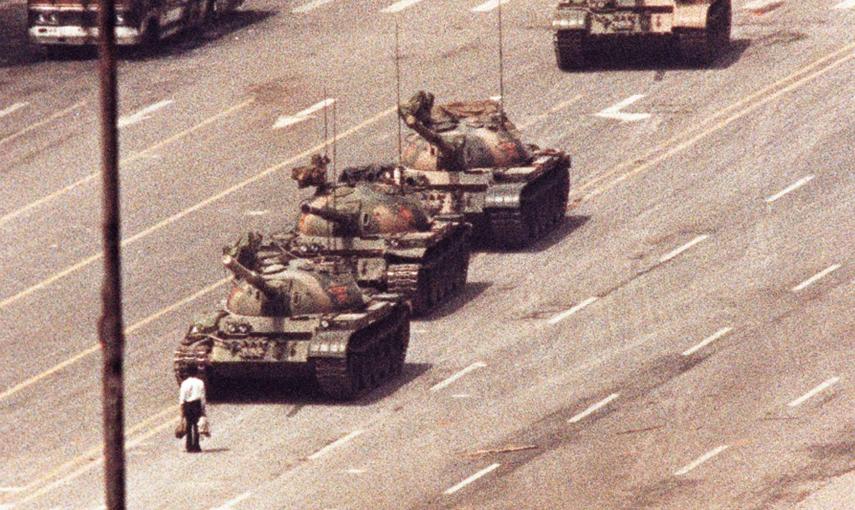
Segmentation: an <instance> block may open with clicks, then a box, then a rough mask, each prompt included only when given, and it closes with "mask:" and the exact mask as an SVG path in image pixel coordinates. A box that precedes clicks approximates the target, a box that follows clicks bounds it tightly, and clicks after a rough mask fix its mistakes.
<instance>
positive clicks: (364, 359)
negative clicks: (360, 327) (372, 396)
mask: <svg viewBox="0 0 855 510" xmlns="http://www.w3.org/2000/svg"><path fill="white" fill-rule="evenodd" d="M355 336H357V337H358V338H356V339H354V340H353V341H352V342H351V343H352V344H359V343H360V341H362V342H361V343H363V344H364V345H363V346H362V348H361V349H358V350H357V349H348V353H347V358H344V359H342V358H316V359H314V360H313V362H314V368H315V379H316V380H317V382H318V386H320V388H321V391H323V392H324V394H326V395H327V396H329V397H331V398H333V399H336V400H352V399H354V398H357V397H358V396H360V395H362V394H364V393H367V392H369V391H371V390H372V389H374V388H376V387H378V386H380V385H382V384H383V383H385V382H386V381H387V380H389V379H391V378H392V377H395V376H397V375H400V374H401V372H402V371H403V367H404V359H405V358H406V356H407V347H408V345H409V339H410V323H409V320H408V313H407V312H406V310H405V307H401V312H400V313H398V314H396V315H395V317H394V318H390V319H387V320H385V321H383V323H381V324H378V325H374V326H372V327H370V328H368V329H366V330H365V331H361V332H359V333H357V334H356V335H355Z"/></svg>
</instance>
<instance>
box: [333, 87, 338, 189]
mask: <svg viewBox="0 0 855 510" xmlns="http://www.w3.org/2000/svg"><path fill="white" fill-rule="evenodd" d="M335 106H336V102H335V101H334V102H333V104H332V133H333V134H332V171H333V182H335V181H336V180H338V175H337V174H336V170H337V166H336V165H337V164H338V158H337V157H336V142H337V141H338V119H337V117H336V109H335ZM334 196H335V195H333V197H334Z"/></svg>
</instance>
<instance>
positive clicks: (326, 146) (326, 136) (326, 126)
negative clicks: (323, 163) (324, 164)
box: [324, 87, 330, 157]
mask: <svg viewBox="0 0 855 510" xmlns="http://www.w3.org/2000/svg"><path fill="white" fill-rule="evenodd" d="M328 97H329V96H328V95H327V88H326V87H324V157H329V155H330V154H329V152H330V151H329V146H330V135H329V121H328V120H327V108H329V104H328V103H329V101H327V98H328Z"/></svg>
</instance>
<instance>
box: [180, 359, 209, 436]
mask: <svg viewBox="0 0 855 510" xmlns="http://www.w3.org/2000/svg"><path fill="white" fill-rule="evenodd" d="M198 373H199V370H198V368H197V367H196V365H190V366H189V367H188V368H187V378H186V379H184V381H183V382H182V383H181V388H180V389H179V390H178V404H179V405H180V406H181V414H182V416H184V419H185V420H187V435H186V436H185V443H184V444H185V448H186V450H187V451H188V452H201V451H202V448H201V447H200V446H199V418H201V417H202V416H204V415H205V383H204V382H203V381H202V379H199V377H198Z"/></svg>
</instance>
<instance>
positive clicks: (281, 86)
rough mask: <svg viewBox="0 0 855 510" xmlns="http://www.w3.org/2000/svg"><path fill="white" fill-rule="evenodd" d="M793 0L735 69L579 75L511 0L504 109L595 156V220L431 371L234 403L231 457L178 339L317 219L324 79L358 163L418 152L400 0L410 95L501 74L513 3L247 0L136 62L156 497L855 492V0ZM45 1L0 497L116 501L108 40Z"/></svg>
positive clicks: (738, 56) (25, 102) (9, 157)
mask: <svg viewBox="0 0 855 510" xmlns="http://www.w3.org/2000/svg"><path fill="white" fill-rule="evenodd" d="M756 3H757V2H752V4H756ZM765 3H766V4H776V5H774V6H773V7H775V8H771V7H766V8H762V9H759V10H757V11H754V10H751V9H749V8H748V7H750V5H746V3H745V2H743V0H737V1H736V3H735V5H734V32H733V35H734V44H733V48H732V49H731V51H730V52H729V53H728V54H727V55H725V56H724V57H723V58H721V59H720V60H719V61H718V62H717V64H716V65H715V66H713V67H712V68H710V69H703V70H698V69H692V68H688V67H685V66H682V65H680V64H678V63H675V62H676V60H675V59H674V56H673V55H668V54H664V55H663V54H661V53H663V51H664V50H662V49H661V48H660V49H656V48H653V49H648V50H647V51H642V52H639V53H628V54H624V55H621V56H620V57H619V58H612V57H609V56H603V57H602V58H601V59H600V61H601V62H602V63H601V64H598V65H596V66H594V67H593V68H591V69H588V70H585V71H582V72H574V73H563V72H560V71H559V70H558V69H557V68H556V66H555V61H554V56H553V53H552V47H551V37H552V36H551V32H550V24H549V16H550V10H551V2H550V1H548V0H531V1H523V0H510V1H508V2H506V3H505V4H504V6H503V18H504V27H505V45H504V46H505V47H504V50H505V56H506V60H505V71H506V75H505V102H506V108H507V111H508V114H509V116H510V117H511V118H512V119H513V120H515V122H516V123H517V124H518V125H519V126H521V128H522V131H523V132H524V134H525V136H526V138H527V139H529V140H531V141H532V142H534V143H537V144H539V145H541V146H544V147H558V148H561V149H563V150H566V151H568V152H570V153H571V154H572V155H573V158H574V161H573V163H574V168H573V170H572V172H573V174H572V175H573V189H572V190H571V196H570V199H571V203H572V208H571V209H570V210H569V211H568V216H567V218H566V220H565V222H564V224H563V225H562V226H561V227H560V228H559V229H558V230H557V231H555V232H554V233H553V234H551V235H550V236H549V237H548V238H547V239H545V240H543V241H542V242H540V243H538V244H536V245H535V246H533V247H532V248H530V249H527V250H525V251H522V252H518V253H502V252H494V251H489V250H488V251H482V252H479V253H478V254H477V255H476V256H475V257H474V258H473V260H472V266H471V269H470V273H469V274H470V278H469V280H470V281H469V283H468V285H467V287H466V290H465V292H464V293H463V295H462V296H460V297H459V298H456V299H454V300H453V301H451V302H449V303H447V304H446V305H444V306H442V307H440V308H439V309H438V310H437V311H436V312H435V313H433V315H431V316H429V317H427V318H425V319H424V320H419V321H416V322H414V324H413V338H412V341H411V344H410V351H409V356H408V359H407V365H406V368H405V370H404V376H403V377H402V378H401V379H400V380H398V381H396V382H395V383H390V384H388V385H386V386H384V387H382V388H380V389H378V390H377V391H375V392H373V393H371V394H369V395H368V396H366V397H365V398H363V399H361V400H359V401H357V402H354V403H352V404H347V405H342V404H338V403H335V402H330V401H327V400H325V399H323V398H322V397H321V396H319V395H318V394H317V393H316V392H315V391H314V390H312V389H311V388H304V387H302V386H299V385H289V386H286V387H283V388H272V387H263V388H256V389H255V390H254V391H253V392H250V393H249V394H246V395H235V396H233V398H230V399H227V400H226V401H222V402H216V403H213V404H212V405H211V407H210V415H211V419H212V422H213V437H212V438H211V439H209V440H207V441H205V442H204V443H203V448H204V449H205V450H206V452H205V453H204V454H201V455H187V454H185V453H183V452H182V451H181V446H180V445H179V444H178V442H177V441H175V440H174V439H173V438H172V437H171V433H172V427H173V425H174V423H175V419H176V416H177V409H176V407H175V394H176V387H175V381H174V379H173V375H172V372H171V357H172V351H173V349H174V346H175V345H176V343H177V342H178V340H179V339H180V337H181V336H182V335H183V333H184V331H185V329H186V327H187V325H188V323H189V322H190V320H191V318H192V317H193V316H194V315H196V314H198V313H200V312H204V311H206V310H208V309H210V308H211V307H212V306H214V305H215V304H216V303H217V301H218V300H220V299H221V298H222V297H224V295H225V292H226V290H225V289H226V287H225V281H224V277H225V274H224V272H223V269H222V266H221V265H220V263H219V253H220V249H221V247H222V246H223V245H224V244H226V243H228V242H230V241H232V240H234V239H235V238H237V237H238V236H239V235H240V234H241V233H243V232H245V231H247V230H253V229H254V230H261V231H270V230H274V229H280V228H284V227H285V226H287V225H288V224H289V223H290V222H291V221H292V220H293V218H294V216H295V214H296V205H297V203H298V201H299V199H300V198H301V197H302V196H303V195H304V193H303V192H301V191H298V190H297V189H296V187H295V185H294V183H293V182H292V181H291V180H290V179H289V178H288V172H287V169H288V168H289V167H290V166H292V165H296V164H304V163H306V162H307V161H308V157H309V155H310V154H312V153H313V152H317V151H318V150H320V149H321V148H322V145H323V115H322V113H321V112H320V110H317V109H314V110H315V111H314V112H311V110H312V109H313V108H312V107H313V106H314V105H317V104H318V103H320V102H322V101H324V100H325V99H327V98H333V99H335V101H336V111H337V118H336V125H337V131H338V133H339V140H338V142H337V144H336V151H337V157H338V163H337V165H338V167H339V168H341V167H343V166H349V165H355V164H364V163H368V162H372V161H378V160H380V161H387V160H393V159H394V158H395V154H396V133H397V127H396V119H395V116H394V115H393V110H392V107H393V105H394V103H395V97H396V93H395V64H394V59H393V54H394V17H395V16H397V17H398V18H399V19H400V22H401V74H402V76H401V77H402V80H401V82H402V83H401V86H402V91H403V93H404V95H405V96H409V94H411V93H412V92H415V91H416V90H419V89H427V90H430V91H433V92H434V93H436V95H437V97H438V100H439V101H447V100H453V99H466V98H481V97H486V96H493V95H496V94H498V88H499V86H498V82H499V80H498V69H497V56H496V55H497V42H498V38H497V34H496V31H495V22H496V12H495V10H494V9H493V8H494V7H495V2H487V3H486V4H482V3H481V0H466V1H462V0H454V1H452V0H429V1H428V0H425V1H418V0H404V1H401V2H398V3H394V0H384V1H379V0H359V1H357V0H327V1H323V0H320V1H310V0H300V1H293V0H287V1H271V0H249V1H248V2H247V4H246V6H245V7H244V8H243V9H242V10H241V11H240V12H238V13H237V14H235V15H234V16H231V17H229V18H228V19H227V20H225V21H224V22H223V23H222V24H220V25H219V26H217V27H215V28H210V29H207V30H206V31H205V32H204V33H202V34H199V35H197V36H194V37H182V38H179V39H178V40H175V41H172V42H170V43H169V44H166V45H165V47H164V49H163V50H162V52H161V54H160V55H159V56H157V57H154V58H146V59H143V58H136V57H134V56H133V55H126V58H123V60H122V62H121V63H120V69H119V74H120V80H121V86H120V89H121V114H122V126H123V127H122V128H121V144H122V185H123V190H122V198H123V213H124V224H123V234H124V255H125V263H124V285H125V289H126V319H127V358H128V359H127V426H128V430H127V438H128V448H129V450H128V458H129V468H128V475H129V501H128V503H129V507H130V508H133V509H140V510H154V509H178V508H223V509H234V510H249V509H264V510H267V509H342V510H344V509H353V510H356V509H402V508H413V509H422V508H460V509H476V508H477V509H552V508H566V509H611V508H621V509H637V508H667V509H690V508H691V509H695V508H698V509H701V508H703V509H708V508H728V509H754V508H757V509H766V508H781V509H783V508H804V509H807V508H853V507H855V500H853V495H852V491H851V490H848V489H847V482H846V480H847V479H849V480H851V474H849V475H848V477H847V474H848V473H850V472H851V471H852V470H853V469H855V457H853V452H855V405H853V395H855V386H853V384H855V371H853V368H852V367H853V363H852V362H853V360H854V359H855V358H853V342H855V326H854V325H855V321H853V315H852V310H853V309H855V281H854V280H853V278H855V268H853V246H855V201H853V199H852V197H853V195H855V152H853V145H855V143H853V142H855V122H853V121H855V80H853V79H852V77H853V76H855V42H853V38H852V34H853V27H855V6H853V5H852V4H853V3H852V2H851V1H849V2H847V1H843V2H841V1H840V0H803V1H799V2H796V1H795V0H786V1H784V2H765ZM384 9H385V10H386V11H384ZM388 11H397V12H388ZM25 19H26V10H25V7H24V5H23V4H22V3H21V2H20V1H18V0H13V1H8V0H5V1H0V50H2V52H0V183H2V187H0V189H2V199H0V267H2V268H3V270H2V274H0V289H2V290H0V318H1V319H0V321H1V322H0V324H2V327H0V346H2V349H0V364H2V366H3V370H2V371H0V435H2V437H3V441H2V442H0V460H2V461H0V505H5V506H2V508H15V509H19V508H21V509H29V508H32V509H58V510H59V509H62V510H66V509H67V510H78V509H79V510H89V509H96V508H99V507H100V506H101V505H102V502H103V496H102V464H101V461H100V441H101V435H100V400H99V399H100V382H99V367H100V362H99V353H98V351H97V339H96V337H95V321H96V320H97V315H98V311H99V304H98V286H99V283H100V275H101V269H100V264H101V259H100V255H99V250H100V240H99V227H98V219H99V206H100V202H99V181H98V179H97V178H96V172H97V171H98V167H97V165H98V161H99V160H98V140H97V126H98V124H97V119H96V117H95V110H96V105H97V95H96V92H97V91H96V84H97V81H96V75H95V72H96V62H95V60H94V59H93V58H91V56H86V55H78V56H75V57H72V58H67V59H62V60H59V61H47V60H46V59H45V58H44V57H43V56H42V55H41V53H40V52H39V51H38V50H37V49H36V48H31V47H28V46H27V44H26V41H25V37H24V30H23V28H22V27H23V23H24V22H25ZM666 53H667V52H666ZM307 110H309V111H308V112H307ZM603 112H606V114H605V115H604V114H603ZM277 124H278V126H279V127H278V128H277V129H274V125H277ZM849 485H851V482H850V483H849Z"/></svg>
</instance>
